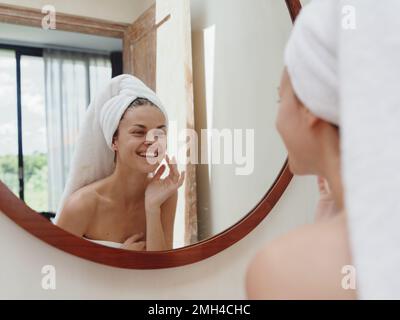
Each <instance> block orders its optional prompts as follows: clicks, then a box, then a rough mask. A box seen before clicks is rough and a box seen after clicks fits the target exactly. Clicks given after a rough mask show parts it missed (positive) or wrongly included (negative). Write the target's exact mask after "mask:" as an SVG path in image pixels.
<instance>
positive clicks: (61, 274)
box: [0, 0, 317, 299]
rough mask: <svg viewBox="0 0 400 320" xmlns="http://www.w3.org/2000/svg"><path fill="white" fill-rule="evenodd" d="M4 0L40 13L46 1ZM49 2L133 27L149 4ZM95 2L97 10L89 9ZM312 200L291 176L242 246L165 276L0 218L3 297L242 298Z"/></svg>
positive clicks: (306, 183)
mask: <svg viewBox="0 0 400 320" xmlns="http://www.w3.org/2000/svg"><path fill="white" fill-rule="evenodd" d="M6 2H7V3H12V4H18V5H24V6H35V7H40V6H41V4H47V3H48V2H49V1H36V2H35V1H24V0H19V1H3V3H6ZM52 2H53V3H55V4H56V8H58V9H59V10H60V11H63V12H70V13H75V14H80V15H88V16H94V17H98V18H103V19H110V20H116V21H122V22H131V21H133V20H134V19H135V18H136V17H137V16H138V15H139V14H140V12H142V11H143V10H144V8H145V7H147V5H148V4H149V3H150V2H149V1H144V2H141V1H131V0H126V1H125V0H124V1H122V0H120V1H116V0H114V1H105V0H103V1H94V0H93V1H68V2H66V1H61V0H58V1H55V0H53V1H52ZM93 3H96V5H95V6H92V5H90V4H93ZM116 4H117V5H116ZM115 8H118V9H119V10H115ZM248 196H252V195H249V194H243V195H242V197H243V199H245V198H246V197H248ZM316 200H317V188H316V182H315V179H314V178H295V179H294V180H293V181H292V183H291V184H290V185H289V188H288V189H287V190H286V192H285V194H284V195H283V197H282V199H281V200H280V201H279V203H278V204H277V206H276V207H275V208H274V209H273V210H272V212H271V213H270V215H269V216H268V217H267V218H266V219H265V220H264V221H263V222H262V223H261V224H260V225H259V226H258V227H257V228H256V229H255V230H254V231H253V232H252V233H250V234H249V235H248V236H247V237H245V238H244V239H243V240H241V241H240V242H239V243H237V244H235V245H233V246H232V247H230V248H228V249H227V250H225V251H223V252H221V253H220V254H218V255H216V256H214V257H211V258H209V259H206V260H204V261H201V262H199V263H195V264H192V265H189V266H183V267H179V268H173V269H164V270H124V269H118V268H112V267H107V266H103V265H100V264H96V263H93V262H90V261H86V260H83V259H81V258H77V257H75V256H72V255H69V254H66V253H64V252H62V251H60V250H58V249H56V248H53V247H51V246H49V245H47V244H46V243H44V242H41V241H40V240H38V239H36V238H34V237H33V236H31V235H30V234H28V233H27V232H25V231H24V230H22V229H21V228H19V227H18V226H17V225H15V224H14V223H13V222H12V221H10V220H9V219H8V218H7V217H5V216H4V215H2V214H0V234H1V236H2V241H1V242H0V255H1V257H2V258H1V262H0V298H1V299H6V298H7V299H8V298H31V299H32V298H36V299H61V298H64V299H70V298H90V299H97V298H99V299H100V298H102V299H243V298H245V291H244V276H245V270H246V267H247V265H248V263H249V260H250V259H251V258H252V256H253V255H254V254H255V252H256V250H258V249H259V248H261V247H262V246H264V244H265V243H266V242H267V241H269V240H270V239H272V238H274V237H276V236H278V235H280V234H282V233H284V232H286V231H288V230H290V229H292V228H294V227H295V226H298V225H300V224H304V223H307V222H310V221H311V220H312V216H313V212H314V207H315V202H316ZM44 265H54V266H55V267H56V272H57V289H56V290H54V291H45V290H43V289H42V288H41V279H42V274H41V268H42V267H43V266H44ZM155 284H157V287H155Z"/></svg>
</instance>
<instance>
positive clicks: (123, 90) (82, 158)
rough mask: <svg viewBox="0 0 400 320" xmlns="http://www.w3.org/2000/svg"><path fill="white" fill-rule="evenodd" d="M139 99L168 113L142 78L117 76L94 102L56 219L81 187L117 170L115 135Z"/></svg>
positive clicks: (80, 138)
mask: <svg viewBox="0 0 400 320" xmlns="http://www.w3.org/2000/svg"><path fill="white" fill-rule="evenodd" d="M137 98H146V99H148V100H149V101H151V102H152V103H153V104H155V105H156V106H157V107H158V108H159V109H160V110H161V111H162V112H163V114H164V116H165V118H166V123H167V126H168V115H167V112H166V111H165V109H164V107H163V105H162V103H161V101H160V100H159V99H158V97H157V96H156V94H155V93H154V92H153V91H152V90H151V89H150V88H148V87H147V86H146V85H145V84H144V83H143V82H142V81H141V80H139V79H138V78H136V77H134V76H132V75H128V74H123V75H120V76H117V77H115V78H113V79H111V81H110V82H109V83H108V84H107V86H106V87H105V88H104V89H103V90H102V91H101V92H100V93H99V94H98V95H97V96H96V97H95V98H94V100H93V101H92V102H91V103H90V105H89V107H88V110H87V112H86V114H85V119H84V121H83V125H82V128H81V129H80V132H79V137H78V140H77V144H76V146H75V151H74V156H73V159H72V164H71V167H70V171H69V176H68V180H67V184H66V187H65V189H64V193H63V195H62V198H61V202H60V206H59V209H58V212H57V216H56V218H55V220H56V221H57V219H58V213H60V211H61V209H62V207H63V205H64V204H65V201H66V199H67V198H68V197H69V196H70V195H71V194H72V193H73V192H75V191H77V190H78V189H81V188H82V187H84V186H86V185H88V184H90V183H92V182H95V181H97V180H100V179H102V178H105V177H107V176H109V175H110V174H111V173H112V172H113V170H114V151H113V149H112V138H113V135H114V133H115V131H116V130H117V128H118V125H119V122H120V120H121V117H122V115H123V114H124V112H125V111H126V109H127V108H128V106H129V105H130V104H131V103H132V102H133V101H134V100H136V99H137Z"/></svg>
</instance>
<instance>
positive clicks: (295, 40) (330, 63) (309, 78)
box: [284, 0, 339, 125]
mask: <svg viewBox="0 0 400 320" xmlns="http://www.w3.org/2000/svg"><path fill="white" fill-rule="evenodd" d="M336 12H337V3H336V1H329V0H328V1H327V0H314V1H313V2H311V3H310V4H309V5H307V6H306V7H304V8H303V9H302V10H301V12H300V14H299V16H298V17H297V19H296V22H295V25H294V28H293V31H292V33H291V36H290V39H289V41H288V43H287V46H286V50H285V56H284V61H285V65H286V67H287V70H288V73H289V77H290V80H291V83H292V86H293V89H294V91H295V92H296V95H297V97H298V98H299V99H300V101H301V102H302V103H303V104H304V105H305V106H306V107H307V108H309V109H310V111H311V112H312V113H313V114H315V115H316V116H318V117H319V118H321V119H324V120H325V121H328V122H331V123H334V124H336V125H337V124H338V123H339V94H338V84H339V83H338V67H337V51H338V46H337V38H338V24H337V23H336V22H337V15H336V14H335V13H336Z"/></svg>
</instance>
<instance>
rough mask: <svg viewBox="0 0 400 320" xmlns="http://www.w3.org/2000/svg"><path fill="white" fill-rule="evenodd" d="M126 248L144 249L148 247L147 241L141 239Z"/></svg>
mask: <svg viewBox="0 0 400 320" xmlns="http://www.w3.org/2000/svg"><path fill="white" fill-rule="evenodd" d="M124 249H127V250H134V251H141V250H144V249H146V241H139V242H135V243H132V244H130V245H128V246H126V247H125V248H124Z"/></svg>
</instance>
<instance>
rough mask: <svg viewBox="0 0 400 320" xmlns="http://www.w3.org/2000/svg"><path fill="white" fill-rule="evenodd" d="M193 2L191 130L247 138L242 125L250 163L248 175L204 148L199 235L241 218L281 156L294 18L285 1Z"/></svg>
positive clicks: (200, 168) (274, 173)
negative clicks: (250, 139) (282, 90)
mask: <svg viewBox="0 0 400 320" xmlns="http://www.w3.org/2000/svg"><path fill="white" fill-rule="evenodd" d="M191 4H192V6H191V9H192V10H191V11H192V13H191V15H192V30H193V32H192V42H193V74H194V80H193V85H194V102H195V120H196V129H197V132H199V131H200V129H204V128H207V129H217V130H219V131H220V132H221V130H224V129H226V128H227V129H230V132H232V131H233V129H240V130H242V131H241V132H242V134H241V137H242V139H243V141H245V139H246V136H247V134H248V133H246V130H248V129H251V130H254V150H250V149H248V150H246V149H247V148H248V145H246V148H244V149H245V150H242V152H243V151H245V152H243V153H244V154H246V155H247V156H246V158H247V160H248V164H247V166H246V167H247V168H251V167H252V166H254V167H252V168H251V171H250V170H249V172H248V174H245V175H238V174H237V172H236V170H237V169H238V168H240V167H244V166H243V165H237V164H236V163H235V160H234V163H233V164H232V165H230V164H226V163H223V164H210V163H211V159H210V154H208V157H209V159H208V164H207V165H199V166H197V191H198V192H197V193H198V203H197V208H198V221H199V238H200V239H206V238H208V237H209V236H213V235H215V234H217V233H219V232H222V231H223V230H225V229H226V228H228V227H230V226H231V225H233V224H234V223H236V222H237V221H239V220H240V219H241V218H243V216H244V215H245V213H247V212H249V211H250V210H251V209H252V208H253V207H254V206H255V205H256V204H257V203H258V202H259V201H260V199H262V197H263V196H264V194H265V192H266V189H267V188H269V187H270V186H271V185H272V183H273V182H274V181H275V178H276V176H277V173H278V172H279V171H280V170H281V167H282V165H283V163H284V161H285V159H286V149H285V146H284V144H283V142H282V140H281V139H280V137H279V135H278V132H277V130H276V129H275V119H276V115H277V110H278V107H277V105H278V104H277V100H278V98H279V97H278V87H279V85H280V78H281V74H282V70H283V51H284V48H285V45H286V41H287V39H288V38H289V34H290V31H291V29H292V22H291V20H290V16H289V14H288V10H287V7H286V4H285V2H284V1H276V0H251V2H248V1H243V0H218V1H215V0H192V1H191ZM249 4H251V5H249ZM209 30H214V31H212V32H211V34H209V32H210V31H209ZM213 34H214V35H213ZM208 39H211V40H208ZM213 39H215V40H214V41H213ZM209 61H211V62H209ZM209 73H212V74H213V76H211V77H208V76H207V74H209ZM204 74H205V75H204ZM221 140H222V139H221ZM230 141H232V139H230ZM203 142H204V141H202V145H203ZM208 142H209V141H208ZM234 145H235V148H236V147H237V146H239V147H240V146H241V144H240V143H236V142H235V143H234ZM253 152H254V153H253ZM211 153H212V152H211ZM252 153H253V154H252ZM221 156H222V155H221Z"/></svg>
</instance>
